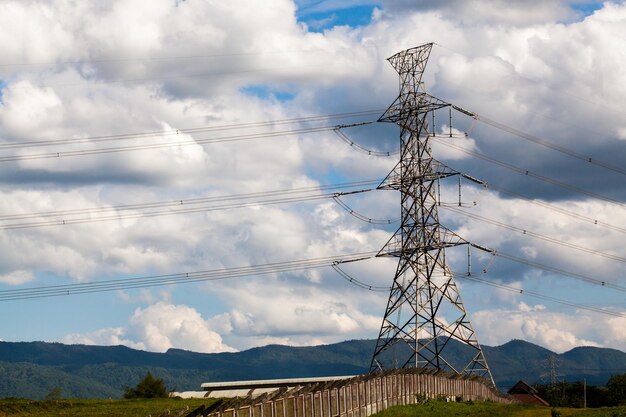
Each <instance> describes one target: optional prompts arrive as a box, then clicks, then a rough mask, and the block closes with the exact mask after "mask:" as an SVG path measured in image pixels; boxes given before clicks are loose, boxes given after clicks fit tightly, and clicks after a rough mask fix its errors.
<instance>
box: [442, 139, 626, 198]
mask: <svg viewBox="0 0 626 417" xmlns="http://www.w3.org/2000/svg"><path fill="white" fill-rule="evenodd" d="M432 139H435V140H437V142H438V143H440V144H442V145H444V146H447V147H450V148H453V149H457V150H459V151H461V152H463V153H465V154H468V155H471V156H475V157H476V158H479V159H482V160H484V161H487V162H490V163H492V164H495V165H499V166H501V167H503V168H506V169H509V170H511V171H514V172H517V173H518V174H522V175H526V176H528V177H530V178H533V179H537V180H539V181H543V182H546V183H548V184H552V185H556V186H557V187H560V188H563V189H566V190H569V191H573V192H576V193H579V194H584V195H587V196H589V197H592V198H595V199H598V200H603V201H606V202H609V203H613V204H617V205H619V206H621V207H624V206H625V205H626V204H625V203H624V202H622V201H618V200H615V199H613V198H610V197H606V196H603V195H600V194H596V193H593V192H591V191H587V190H584V189H582V188H579V187H575V186H573V185H570V184H567V183H564V182H561V181H558V180H555V179H553V178H550V177H546V176H544V175H540V174H536V173H534V172H532V171H529V170H527V169H523V168H520V167H517V166H515V165H512V164H509V163H507V162H504V161H502V160H500V159H497V158H493V157H490V156H487V155H485V154H482V153H480V152H476V151H473V150H471V149H467V148H464V147H462V146H459V145H455V144H453V143H451V142H449V141H445V140H442V137H440V136H433V137H432Z"/></svg>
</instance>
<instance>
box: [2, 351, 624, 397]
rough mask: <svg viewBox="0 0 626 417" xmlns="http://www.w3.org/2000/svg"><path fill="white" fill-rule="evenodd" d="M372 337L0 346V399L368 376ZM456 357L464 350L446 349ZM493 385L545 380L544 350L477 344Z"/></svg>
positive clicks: (595, 369)
mask: <svg viewBox="0 0 626 417" xmlns="http://www.w3.org/2000/svg"><path fill="white" fill-rule="evenodd" d="M374 345H375V341H374V340H351V341H346V342H341V343H335V344H331V345H321V346H311V347H291V346H279V345H269V346H264V347H259V348H254V349H249V350H246V351H242V352H236V353H211V354H204V353H195V352H189V351H185V350H180V349H170V350H168V351H167V352H165V353H154V352H144V351H140V350H135V349H130V348H128V347H125V346H85V345H64V344H61V343H44V342H19V343H13V342H0V398H1V397H25V398H33V399H39V398H43V397H45V395H46V394H47V393H48V392H50V391H51V390H52V389H53V388H55V387H59V388H61V390H62V394H63V396H65V397H80V398H109V397H113V398H116V397H120V396H121V395H122V392H123V389H124V386H134V385H135V384H136V383H137V381H138V380H139V379H140V378H142V377H143V376H144V375H145V373H146V372H147V371H151V372H152V373H153V374H154V375H156V376H158V377H160V378H163V379H164V380H165V383H166V385H167V387H168V388H170V389H176V390H178V391H184V390H198V389H199V387H200V384H201V383H203V382H211V381H213V382H216V381H229V380H247V379H270V378H289V377H314V376H334V375H357V374H361V373H364V372H367V371H368V369H369V365H370V358H371V354H372V352H373V350H374ZM452 348H453V349H455V350H456V351H458V352H459V353H460V352H462V351H463V346H462V345H461V344H458V343H456V344H455V346H452ZM483 349H484V351H485V356H486V358H487V361H488V363H489V365H490V367H491V371H492V374H493V377H494V379H495V381H496V384H498V386H499V387H500V388H501V389H504V390H506V389H507V388H508V387H510V386H512V385H513V384H514V383H515V382H517V381H518V380H520V379H524V380H526V381H528V382H531V383H534V382H536V381H539V380H541V378H542V377H543V378H544V380H546V381H547V379H548V378H549V366H548V358H549V357H550V356H551V355H555V354H554V353H553V352H551V351H549V350H548V349H544V348H542V347H540V346H537V345H534V344H532V343H528V342H524V341H521V340H513V341H510V342H508V343H506V344H504V345H502V346H496V347H490V346H484V347H483ZM555 356H556V358H557V359H556V361H557V364H558V374H559V376H561V377H562V378H564V379H567V380H570V381H574V380H580V379H582V378H586V379H587V383H589V384H592V385H604V384H605V383H606V381H607V379H608V378H609V376H610V375H611V374H614V373H625V372H626V353H624V352H621V351H618V350H614V349H601V348H594V347H579V348H575V349H572V350H570V351H569V352H565V353H563V354H561V355H555Z"/></svg>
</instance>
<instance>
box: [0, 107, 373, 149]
mask: <svg viewBox="0 0 626 417" xmlns="http://www.w3.org/2000/svg"><path fill="white" fill-rule="evenodd" d="M381 111H382V110H362V111H357V112H345V113H334V114H324V115H313V116H305V117H294V118H288V119H276V120H264V121H257V122H246V123H231V124H225V125H215V126H199V127H192V128H179V129H168V130H157V131H150V132H134V133H120V134H116V135H100V136H84V137H79V138H63V139H49V140H32V141H25V142H24V141H22V142H17V143H2V144H0V149H22V148H30V147H39V146H56V145H67V144H72V145H73V144H80V143H99V142H108V141H122V140H128V139H142V138H153V137H156V136H176V135H179V134H197V133H206V132H214V131H222V130H234V129H244V128H252V127H268V126H279V125H285V124H297V123H307V122H319V121H325V120H333V119H349V118H356V117H364V116H371V115H374V114H379V113H380V112H381Z"/></svg>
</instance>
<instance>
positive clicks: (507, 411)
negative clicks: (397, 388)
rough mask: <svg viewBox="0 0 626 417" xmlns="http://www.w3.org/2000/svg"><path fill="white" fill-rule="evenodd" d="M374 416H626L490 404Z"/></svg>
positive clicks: (624, 410) (399, 409) (429, 404)
mask: <svg viewBox="0 0 626 417" xmlns="http://www.w3.org/2000/svg"><path fill="white" fill-rule="evenodd" d="M374 416H375V417H450V416H468V417H557V416H558V417H626V407H613V408H595V409H589V408H587V409H579V408H552V409H551V408H549V407H535V406H528V405H519V404H497V403H490V402H480V401H476V402H471V401H468V402H459V403H455V402H451V403H447V402H443V401H433V400H430V401H426V402H424V403H422V404H416V405H404V406H396V407H392V408H390V409H388V410H385V411H383V412H382V413H378V414H375V415H374Z"/></svg>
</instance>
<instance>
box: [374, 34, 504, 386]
mask: <svg viewBox="0 0 626 417" xmlns="http://www.w3.org/2000/svg"><path fill="white" fill-rule="evenodd" d="M431 48H432V43H430V44H425V45H422V46H419V47H415V48H411V49H407V50H405V51H402V52H399V53H397V54H395V55H394V56H392V57H391V58H389V59H388V61H389V62H390V63H391V65H393V67H394V68H395V69H396V71H397V72H398V74H399V75H400V94H399V96H398V98H397V99H396V100H395V101H394V103H393V104H392V105H391V106H390V107H389V108H388V109H387V111H386V112H385V113H384V114H383V115H382V116H381V117H380V119H379V121H382V122H392V123H396V124H397V125H399V126H400V162H399V163H398V164H397V165H396V167H395V168H394V169H393V170H392V171H391V173H390V174H389V175H388V176H387V178H386V179H385V180H384V181H383V182H382V183H381V184H380V186H379V187H378V188H379V189H391V190H398V191H400V195H401V206H402V213H401V215H402V216H401V222H402V223H401V226H400V228H399V229H398V231H397V232H396V233H395V234H394V236H393V237H392V238H391V240H390V241H389V242H388V243H387V244H386V245H385V247H384V248H383V249H382V250H381V252H380V253H379V256H393V257H397V258H399V260H398V266H397V269H396V274H395V277H394V280H393V285H392V287H391V292H390V295H389V301H388V302H387V308H386V311H385V316H384V318H383V323H382V326H381V329H380V334H379V336H378V342H377V344H376V349H375V351H374V355H373V357H372V362H371V367H370V371H371V372H375V371H378V370H382V369H387V368H398V367H431V368H436V369H441V370H446V371H451V372H454V373H458V374H472V375H479V376H482V377H485V378H486V379H488V380H489V381H490V382H491V383H492V384H493V379H492V377H491V372H490V371H489V368H488V366H487V362H486V361H485V357H484V355H483V351H482V349H481V347H480V345H479V343H478V340H477V339H476V335H475V333H474V330H473V328H472V325H471V323H470V321H469V318H468V315H467V312H466V311H465V307H464V306H463V302H462V301H461V296H460V294H459V290H458V288H457V285H456V283H455V281H454V278H453V276H452V274H451V272H450V270H449V269H448V267H447V265H446V259H445V248H447V247H452V246H457V245H462V244H468V242H467V241H465V240H463V239H462V238H460V237H459V236H457V235H456V234H455V233H453V232H452V231H450V230H448V229H446V228H445V227H443V226H442V225H440V224H439V216H438V213H437V205H438V201H437V192H436V191H437V185H436V184H437V181H438V180H439V179H440V178H444V177H448V176H451V175H458V174H459V173H458V172H455V171H453V170H451V169H450V168H448V167H447V166H445V165H443V164H442V163H440V162H438V161H436V160H435V159H434V158H433V156H432V153H431V148H430V145H429V138H430V133H429V126H428V116H429V114H430V113H431V112H433V111H435V110H437V109H440V108H443V107H447V106H449V104H448V103H445V102H443V101H441V100H439V99H437V98H435V97H433V96H431V95H429V94H428V93H426V91H425V89H424V86H423V83H422V74H423V72H424V68H425V66H426V62H427V61H428V57H429V55H430V51H431ZM464 176H465V175H464ZM465 177H466V178H470V177H467V176H465ZM470 179H471V178H470ZM451 339H456V340H457V341H460V342H461V345H462V348H459V344H455V343H449V342H450V340H451Z"/></svg>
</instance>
